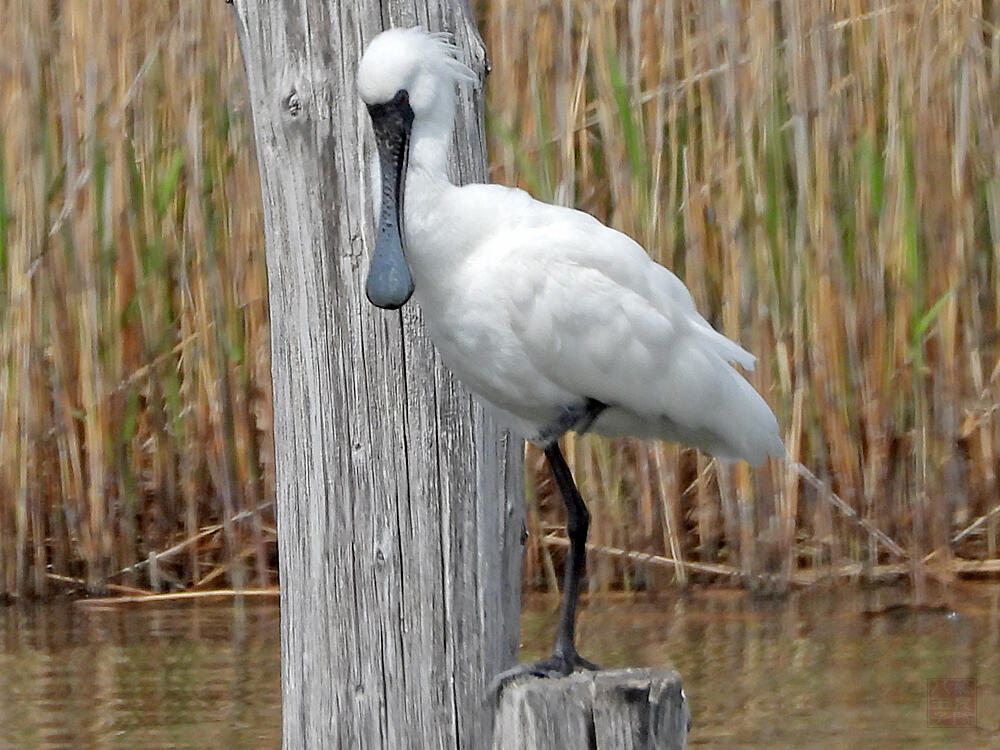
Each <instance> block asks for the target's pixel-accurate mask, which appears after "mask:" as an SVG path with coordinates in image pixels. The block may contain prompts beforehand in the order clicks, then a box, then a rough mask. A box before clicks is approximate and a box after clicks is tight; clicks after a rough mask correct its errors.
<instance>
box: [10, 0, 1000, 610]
mask: <svg viewBox="0 0 1000 750" xmlns="http://www.w3.org/2000/svg"><path fill="white" fill-rule="evenodd" d="M0 9H2V10H3V11H4V17H5V18H6V19H8V23H6V24H5V25H4V26H3V28H2V29H0V43H2V44H3V45H4V48H5V49H7V50H12V51H13V52H14V53H13V54H10V55H8V56H7V58H6V60H5V62H4V63H3V64H2V65H0V114H2V118H3V120H2V121H3V124H4V127H3V130H2V132H0V139H2V140H0V594H8V595H29V594H37V595H42V594H45V593H46V592H51V591H52V590H54V587H60V588H61V587H63V586H71V587H82V588H86V589H89V590H91V591H108V590H118V591H124V590H126V589H133V588H136V587H139V588H142V589H148V590H153V589H164V590H167V589H169V590H182V589H184V590H186V589H198V588H205V587H216V586H220V587H230V588H242V587H266V586H268V585H270V584H272V583H273V582H274V580H275V578H274V571H273V570H272V567H273V565H272V561H273V543H274V530H273V523H274V521H273V507H272V505H271V504H270V502H269V501H270V499H271V498H273V492H274V490H273V483H274V478H273V461H272V457H271V445H270V424H271V422H270V413H271V403H270V398H271V395H270V393H271V388H270V380H269V346H268V324H267V310H266V280H265V271H264V255H263V232H262V227H261V216H260V209H259V185H258V180H257V176H256V165H255V160H254V156H253V153H252V133H251V130H250V122H249V117H248V112H247V109H246V101H245V83H244V81H243V72H242V66H241V63H240V60H239V52H238V48H237V43H236V40H235V37H234V35H233V30H232V27H231V24H230V21H229V18H228V14H227V8H226V6H225V4H224V3H222V2H184V1H181V0H170V1H169V2H166V1H165V2H158V3H152V2H144V3H137V2H124V0H119V1H118V2H99V1H98V0H66V2H62V3H37V2H33V1H32V0H0ZM482 19H483V20H482V28H483V31H484V36H485V38H486V41H487V45H488V48H489V50H490V53H491V56H492V59H493V63H494V65H493V72H492V74H491V76H490V80H489V91H488V102H489V113H488V118H489V119H488V129H489V133H490V137H491V154H492V157H491V158H492V161H493V164H492V167H493V170H492V171H493V177H494V179H495V180H496V181H498V182H504V183H508V184H519V185H521V186H524V187H526V188H527V189H529V190H530V191H531V192H533V193H534V194H535V195H536V196H538V197H540V198H542V199H545V200H552V201H556V202H560V203H565V204H572V205H576V206H578V207H580V208H583V209H585V210H588V211H590V212H592V213H594V214H595V215H597V216H598V217H600V218H601V219H603V220H606V221H608V222H610V223H611V224H612V225H614V226H616V227H618V228H620V229H622V230H624V231H626V232H628V233H629V234H631V235H632V236H633V237H635V238H636V239H637V240H638V241H639V242H640V243H641V244H643V245H644V246H645V247H647V248H648V249H650V252H651V253H652V254H653V255H654V256H655V257H656V258H657V259H658V260H660V261H661V262H663V263H664V264H666V265H667V266H669V267H671V268H672V269H674V270H675V271H676V272H677V273H678V275H680V276H681V277H682V278H683V279H684V280H685V281H686V282H687V284H688V285H689V287H690V288H691V290H692V293H693V294H694V296H695V298H696V300H697V303H698V306H699V308H700V309H701V310H702V311H703V312H705V314H706V315H707V316H708V317H709V319H710V320H711V321H712V322H713V323H714V324H715V325H716V326H717V327H718V328H719V329H720V330H722V331H723V332H725V333H726V334H728V335H730V336H731V337H733V338H735V339H737V340H739V341H741V342H742V343H744V344H745V345H746V346H747V347H748V348H750V349H751V350H753V351H754V352H755V353H756V354H757V355H758V357H759V360H758V367H757V370H756V371H755V372H754V373H753V374H751V375H750V376H749V377H750V378H751V380H752V382H753V383H754V385H755V386H757V387H758V388H759V389H760V390H761V392H762V393H763V394H764V395H765V397H766V398H767V400H768V401H769V402H770V403H771V404H772V406H773V407H774V408H775V411H776V413H777V414H778V417H779V421H780V423H781V424H782V426H783V429H784V432H785V438H786V444H787V446H788V449H789V454H790V461H789V462H788V463H787V464H781V463H776V462H772V463H770V464H768V465H766V466H765V467H763V468H761V469H758V470H750V469H748V468H747V467H745V466H737V467H724V466H720V465H718V464H716V463H714V462H712V461H711V460H709V459H708V458H707V457H705V456H703V455H699V454H696V453H695V452H693V451H691V450H687V449H682V448H678V447H676V446H670V445H652V444H643V443H639V442H635V441H627V440H621V441H605V440H600V439H596V438H593V437H589V436H587V437H583V438H575V437H570V438H568V439H567V449H568V455H569V456H570V457H571V460H572V461H573V463H574V466H575V470H576V473H577V476H578V478H579V481H580V483H581V485H582V490H583V492H584V494H585V496H586V497H587V498H588V499H589V500H590V502H591V505H592V509H593V516H594V525H593V530H592V538H591V541H592V542H593V545H594V547H593V548H594V550H595V551H594V554H593V556H592V564H591V568H590V570H591V585H592V586H593V587H596V588H601V589H607V588H610V587H624V588H626V589H633V588H642V587H649V586H655V585H658V584H659V583H660V582H661V581H662V580H663V578H662V576H663V572H662V571H665V572H666V574H667V575H668V576H669V578H670V580H673V581H676V582H677V583H679V584H681V585H684V584H687V583H689V582H691V581H700V580H709V579H716V578H720V579H726V580H729V579H733V578H735V579H739V580H742V581H743V582H744V584H745V585H747V586H750V587H752V588H757V589H761V590H765V591H771V590H781V589H783V588H785V587H787V586H788V585H790V584H803V585H805V584H807V583H809V582H812V581H816V580H823V579H824V577H829V578H834V579H836V578H841V577H844V576H845V575H847V576H853V575H857V576H862V577H864V576H867V577H870V578H873V579H878V578H880V577H885V576H887V575H890V574H891V575H895V574H897V573H900V572H903V573H905V574H907V575H909V576H911V577H912V578H913V580H914V581H915V582H916V583H917V584H920V582H921V581H922V580H923V578H924V577H925V576H926V575H933V576H935V577H939V578H940V577H948V576H950V575H955V574H967V575H986V574H995V573H996V570H997V569H998V564H997V562H996V561H997V560H998V557H1000V555H998V551H997V543H998V540H1000V528H998V526H1000V513H998V512H997V507H998V505H997V504H998V498H997V450H998V445H1000V443H998V438H1000V424H998V420H997V418H996V415H997V413H998V411H1000V392H998V391H1000V351H998V339H997V336H996V330H997V329H998V325H1000V320H998V316H1000V310H998V307H997V299H998V294H1000V156H998V155H1000V112H998V109H1000V7H998V5H997V4H996V3H992V2H986V1H985V0H983V1H982V2H977V1H976V0H968V1H966V2H951V1H942V2H923V0H913V1H905V0H904V1H901V2H896V3H892V2H887V3H879V4H871V3H865V2H861V1H860V0H765V1H761V2H756V1H749V0H747V1H745V2H737V1H733V0H674V1H673V2H639V1H638V0H632V1H631V2H628V3H614V2H609V1H607V0H603V1H601V2H590V1H586V0H561V1H560V2H553V3H538V4H536V3H524V2H514V1H513V0H489V2H487V3H486V4H485V5H484V7H483V8H482ZM528 471H529V493H528V495H529V506H530V507H529V510H530V513H529V528H530V529H531V531H532V532H533V533H532V537H531V542H529V555H528V559H527V567H526V571H525V574H526V581H527V583H528V584H529V585H549V586H554V585H555V582H556V581H557V580H558V575H557V573H558V570H557V569H558V566H559V565H560V563H561V556H562V554H563V553H562V551H561V544H560V543H561V541H562V540H561V539H560V538H558V537H553V536H552V535H551V532H557V533H558V529H559V527H560V525H561V523H562V521H561V518H562V516H561V509H560V505H561V504H560V503H559V501H558V498H556V497H555V496H554V489H553V488H552V486H551V482H550V481H549V479H548V475H547V472H546V471H545V469H544V466H543V463H542V461H541V457H540V456H539V455H537V454H536V453H531V455H529V461H528ZM554 551H555V552H557V556H553V552H554ZM980 561H986V562H980Z"/></svg>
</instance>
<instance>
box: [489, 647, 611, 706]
mask: <svg viewBox="0 0 1000 750" xmlns="http://www.w3.org/2000/svg"><path fill="white" fill-rule="evenodd" d="M576 669H585V670H588V671H590V672H597V671H600V669H601V668H600V667H599V666H597V665H596V664H594V662H592V661H588V660H586V659H584V658H583V657H582V656H580V655H579V654H578V653H576V652H574V653H572V654H570V655H569V656H564V655H562V654H552V656H550V657H549V658H548V659H542V660H541V661H533V662H528V663H526V664H518V665H517V666H516V667H511V668H510V669H508V670H506V671H503V672H501V673H500V674H498V675H497V676H496V677H494V678H493V682H491V683H490V687H489V694H490V695H492V696H493V697H494V698H499V697H500V693H501V692H502V691H503V689H504V688H505V687H506V686H507V684H508V683H509V682H511V681H513V680H516V679H517V678H518V677H524V676H525V675H531V676H532V677H545V678H548V679H553V678H555V677H566V676H567V675H570V674H572V673H573V671H574V670H576Z"/></svg>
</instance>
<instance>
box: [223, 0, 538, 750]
mask: <svg viewBox="0 0 1000 750" xmlns="http://www.w3.org/2000/svg"><path fill="white" fill-rule="evenodd" d="M234 9H235V13H234V16H235V19H236V25H237V28H238V32H239V36H240V44H241V48H242V51H243V59H244V63H245V65H246V70H247V79H248V82H249V90H250V101H251V107H252V110H253V119H254V130H255V134H256V144H257V155H258V161H259V165H260V175H261V190H262V194H263V195H262V197H263V205H264V218H265V228H266V240H267V266H268V273H269V285H270V290H269V291H270V302H271V336H272V345H271V350H272V358H273V360H272V372H273V378H274V410H275V415H274V439H275V454H276V459H277V467H276V469H277V485H278V496H277V502H278V527H279V528H278V535H279V554H280V565H281V609H282V618H281V641H282V643H281V647H282V693H283V701H284V703H283V732H282V736H283V742H284V747H285V748H288V749H292V748H303V747H308V748H323V749H325V748H366V749H369V748H371V749H376V748H414V747H420V748H451V747H458V746H459V745H460V746H461V747H466V748H481V747H486V746H488V745H489V742H490V739H489V737H490V736H489V731H490V726H489V724H490V719H491V712H492V710H491V708H489V707H488V706H487V704H486V703H485V702H484V700H483V699H484V695H485V691H486V684H487V681H488V679H489V678H490V677H492V676H493V675H494V674H496V673H497V672H498V671H499V670H500V669H501V668H503V667H506V666H508V665H509V664H510V663H511V662H512V661H513V660H514V656H515V653H516V648H517V632H518V631H517V626H518V613H519V609H520V607H519V602H520V586H521V577H520V560H521V539H520V536H521V533H522V528H523V527H522V517H521V513H522V502H521V491H522V490H521V486H522V483H523V468H522V460H521V442H520V441H519V440H518V441H508V440H507V439H506V436H505V435H504V434H501V433H500V432H499V430H498V429H497V428H496V427H495V426H494V425H493V423H492V422H491V421H490V420H489V419H488V418H487V417H486V416H484V414H483V413H482V411H481V410H480V409H479V408H478V407H477V406H475V405H474V404H473V403H472V402H471V401H470V399H469V396H468V395H467V394H466V393H465V391H463V390H462V389H461V388H460V387H458V386H457V385H456V384H455V383H454V382H453V381H452V379H451V377H450V376H449V375H448V373H447V372H445V371H444V370H443V369H442V368H441V367H440V366H439V365H438V364H437V362H436V360H435V355H434V352H433V350H432V348H431V345H430V343H429V342H428V340H427V339H426V337H425V336H424V334H423V331H422V327H421V324H420V319H419V312H418V310H417V309H416V307H415V306H413V305H409V306H407V307H405V308H404V309H403V311H402V313H399V312H395V313H387V312H383V311H381V310H377V309H376V308H374V307H372V306H371V305H370V304H369V303H368V302H367V300H366V299H365V295H364V275H365V270H366V266H367V257H368V247H369V246H370V243H371V241H372V237H371V232H372V228H371V225H372V218H371V217H372V205H371V198H370V191H369V189H368V185H367V177H368V163H367V156H368V153H369V149H370V145H369V146H365V144H366V143H369V140H368V137H367V129H368V127H369V125H368V117H367V113H366V112H365V110H364V107H363V105H362V103H361V101H360V100H359V98H358V96H357V93H356V91H355V80H354V78H355V70H356V67H357V63H358V59H359V58H360V55H361V51H362V50H363V49H364V46H365V44H366V42H367V41H368V40H369V39H371V38H372V37H373V36H374V35H375V34H376V33H377V32H378V31H380V30H381V29H382V28H383V27H384V26H389V25H393V26H410V25H414V24H417V23H420V24H422V25H424V26H426V27H427V28H429V29H432V30H446V31H451V32H453V33H454V34H455V36H456V40H457V42H458V43H459V46H460V47H461V48H462V49H463V50H472V51H473V53H474V54H473V59H469V60H466V62H468V63H469V64H470V65H471V66H472V67H473V68H474V69H476V70H478V71H480V72H482V71H483V70H484V67H485V54H484V50H483V45H482V42H481V40H480V38H479V35H478V33H477V31H476V28H475V24H474V22H472V21H471V20H470V15H469V14H468V11H467V9H466V8H465V6H463V5H460V3H459V0H415V1H414V0H407V2H402V1H401V0H388V1H387V2H382V3H379V2H373V1H371V0H368V1H366V2H360V3H355V2H348V1H347V0H235V3H234ZM463 96H465V94H463ZM461 111H462V112H463V115H464V116H463V117H460V122H459V124H458V128H457V139H456V140H457V142H458V143H459V144H461V148H459V149H458V151H457V152H456V154H455V158H454V162H453V163H454V164H455V166H456V168H457V173H456V176H457V177H459V178H463V179H465V180H467V181H468V180H483V179H484V178H485V155H484V154H485V150H484V145H483V133H482V109H481V101H479V100H478V99H477V100H476V101H474V102H470V101H467V100H464V99H463V102H462V109H461Z"/></svg>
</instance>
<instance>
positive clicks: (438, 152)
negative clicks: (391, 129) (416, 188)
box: [407, 108, 454, 187]
mask: <svg viewBox="0 0 1000 750" xmlns="http://www.w3.org/2000/svg"><path fill="white" fill-rule="evenodd" d="M448 109H449V108H445V111H443V112H440V113H439V114H438V115H437V116H436V117H435V118H433V119H430V120H419V121H417V122H415V123H414V124H413V132H412V133H411V135H410V154H409V157H408V161H407V172H408V173H409V174H412V175H413V176H415V177H417V178H418V179H419V181H420V183H421V185H422V186H423V187H429V185H423V183H424V182H429V183H438V182H442V183H444V184H450V180H449V178H448V149H449V148H450V147H451V133H452V129H453V128H454V115H453V109H452V111H447V110H448Z"/></svg>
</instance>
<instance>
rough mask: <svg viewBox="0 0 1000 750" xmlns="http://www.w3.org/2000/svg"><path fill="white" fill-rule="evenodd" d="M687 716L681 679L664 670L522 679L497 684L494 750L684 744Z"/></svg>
mask: <svg viewBox="0 0 1000 750" xmlns="http://www.w3.org/2000/svg"><path fill="white" fill-rule="evenodd" d="M690 722H691V714H690V712H689V710H688V706H687V701H686V699H685V698H684V693H683V691H682V690H681V678H680V675H678V674H677V673H676V672H673V671H670V670H664V669H623V670H618V671H608V672H577V673H576V674H573V675H571V676H569V677H565V678H563V679H557V680H548V679H538V678H529V679H522V680H518V681H517V682H515V683H513V684H511V685H508V686H507V688H505V689H504V692H503V694H502V695H501V698H500V705H499V707H498V709H497V719H496V728H495V734H494V737H493V748H494V750H543V749H548V748H579V749H580V750H586V749H588V748H591V749H593V750H654V749H655V750H684V748H685V747H687V733H688V728H689V725H690Z"/></svg>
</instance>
